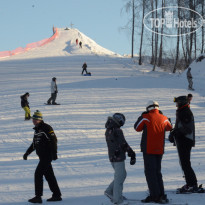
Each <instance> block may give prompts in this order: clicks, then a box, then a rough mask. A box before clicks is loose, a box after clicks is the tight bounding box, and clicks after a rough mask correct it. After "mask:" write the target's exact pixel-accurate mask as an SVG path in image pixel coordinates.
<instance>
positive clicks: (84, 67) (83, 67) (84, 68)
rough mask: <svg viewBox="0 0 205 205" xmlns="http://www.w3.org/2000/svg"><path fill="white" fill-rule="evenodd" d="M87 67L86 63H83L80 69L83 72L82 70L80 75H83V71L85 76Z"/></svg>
mask: <svg viewBox="0 0 205 205" xmlns="http://www.w3.org/2000/svg"><path fill="white" fill-rule="evenodd" d="M87 67H88V66H87V64H86V62H84V63H83V66H82V69H83V70H82V73H81V75H83V73H84V71H85V73H86V74H87V73H88V71H87Z"/></svg>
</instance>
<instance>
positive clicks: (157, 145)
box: [134, 101, 172, 203]
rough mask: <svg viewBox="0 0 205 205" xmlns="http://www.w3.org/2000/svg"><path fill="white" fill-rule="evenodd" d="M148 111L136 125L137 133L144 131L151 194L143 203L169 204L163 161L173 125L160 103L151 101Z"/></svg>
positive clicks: (144, 149)
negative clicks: (163, 174)
mask: <svg viewBox="0 0 205 205" xmlns="http://www.w3.org/2000/svg"><path fill="white" fill-rule="evenodd" d="M146 110H147V111H146V112H143V113H142V115H141V116H140V117H139V118H138V120H137V122H136V123H135V125H134V129H135V130H136V131H137V132H141V131H143V133H142V139H141V152H143V158H144V170H145V177H146V180H147V184H148V188H149V192H150V195H149V196H148V197H147V198H145V199H143V200H142V202H143V203H150V202H155V203H168V202H169V200H168V199H167V196H166V195H165V194H164V183H163V179H162V174H161V161H162V156H163V154H164V143H165V142H164V139H165V131H170V130H171V129H172V125H171V123H170V122H169V120H168V118H167V117H166V116H164V115H163V114H162V112H161V111H160V110H159V104H158V102H156V101H149V102H148V104H147V106H146Z"/></svg>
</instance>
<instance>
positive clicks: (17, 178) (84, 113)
mask: <svg viewBox="0 0 205 205" xmlns="http://www.w3.org/2000/svg"><path fill="white" fill-rule="evenodd" d="M78 34H80V33H79V32H78V31H77V30H69V31H64V30H62V32H60V36H59V38H58V39H56V40H55V41H53V42H52V43H50V44H49V45H47V46H45V47H41V48H38V49H35V50H32V51H29V52H28V53H25V54H20V55H16V56H13V57H12V58H10V59H7V60H4V61H1V62H0V76H1V77H0V85H1V86H0V105H1V109H0V205H21V204H26V202H27V200H28V199H29V198H31V197H33V196H34V186H33V175H34V171H35V167H36V165H37V163H38V158H37V156H36V154H35V153H32V154H31V155H30V156H29V157H28V160H27V161H24V160H23V158H22V156H23V154H24V153H25V151H26V149H27V148H28V146H29V145H30V144H31V142H32V137H33V129H32V128H33V124H32V122H31V121H24V111H23V110H22V108H21V107H20V95H22V94H24V93H25V92H29V93H30V97H29V102H30V107H31V112H32V113H33V112H34V111H35V110H36V109H39V110H40V111H41V112H42V113H43V117H44V120H45V122H47V123H49V124H50V125H51V126H52V127H53V128H54V130H55V132H56V135H57V137H58V152H59V153H58V156H59V159H58V160H57V161H55V162H53V167H54V171H55V174H56V177H57V179H58V182H59V186H60V188H61V191H62V194H63V196H62V197H63V201H62V202H57V203H55V204H56V205H58V204H59V205H64V204H65V205H67V204H69V205H101V204H102V203H106V202H108V200H107V199H106V198H105V197H104V196H103V193H104V190H105V188H106V187H107V185H108V184H109V183H110V181H111V180H112V178H113V170H112V167H111V165H110V163H109V161H108V156H107V148H106V143H105V138H104V132H105V128H104V124H105V122H106V119H107V117H108V116H109V115H112V114H113V113H114V112H122V113H123V114H124V115H125V116H126V123H125V125H124V127H123V131H124V134H125V136H126V138H127V141H128V143H129V144H130V146H131V147H133V149H134V150H135V152H136V155H137V162H136V165H134V166H130V165H129V159H127V161H126V169H127V179H126V181H125V183H124V195H125V196H127V197H130V198H136V199H142V198H145V197H146V195H147V184H146V180H145V177H144V169H143V159H142V154H141V153H140V138H141V134H140V133H136V132H135V131H134V129H133V125H134V123H135V121H136V120H137V118H138V116H139V115H140V114H141V113H142V112H143V111H144V110H145V105H146V103H147V101H148V100H150V99H154V100H157V101H158V102H159V105H160V109H161V110H162V111H163V113H164V114H165V115H167V116H168V117H171V118H172V121H173V122H174V121H175V110H176V107H175V104H174V103H173V97H175V96H179V95H187V94H188V93H189V91H187V90H186V88H187V80H186V78H184V77H183V76H182V75H181V76H179V75H173V74H169V73H164V72H160V71H156V72H151V67H150V66H144V65H143V66H140V67H138V66H136V65H135V64H133V62H132V60H131V59H128V58H123V57H118V56H116V55H114V54H113V53H112V52H110V51H107V50H106V49H103V48H101V47H99V46H98V45H96V44H95V43H94V42H93V41H92V40H90V39H89V38H86V37H85V36H84V35H83V34H80V35H81V36H78ZM76 37H78V38H79V40H80V38H81V39H82V42H83V49H81V50H80V49H79V48H77V47H76V45H75V39H76ZM62 39H63V40H62ZM66 42H67V43H66ZM92 43H93V44H92ZM86 45H89V47H88V46H86ZM91 45H92V46H91ZM94 48H95V49H94ZM99 52H101V54H100V53H99ZM102 52H104V55H103V54H102ZM96 53H97V55H96ZM84 61H86V62H87V64H88V71H90V72H91V73H92V76H91V77H89V76H81V70H82V68H81V67H82V64H83V62H84ZM54 76H55V77H56V78H57V84H58V89H59V93H58V97H57V102H59V103H61V105H60V106H45V105H44V102H46V101H47V99H48V98H49V97H50V81H51V79H52V77H54ZM201 83H202V82H201ZM192 93H193V95H194V98H193V101H192V104H191V109H192V111H193V113H194V116H195V121H196V147H195V148H193V151H192V165H193V168H194V170H195V171H196V174H197V178H198V181H199V183H203V184H205V172H204V170H205V160H204V153H205V137H204V136H205V135H204V133H205V116H204V108H205V98H204V96H203V93H201V92H200V91H198V90H196V91H195V92H192ZM165 151H166V152H165V155H164V157H163V163H162V173H163V178H164V183H165V190H166V191H169V192H167V194H168V198H169V199H171V201H172V202H173V203H180V202H181V203H184V202H185V203H188V204H189V205H195V204H197V205H203V204H204V201H205V194H192V195H176V194H174V193H173V191H174V190H175V189H176V188H178V187H180V186H182V185H184V183H185V182H184V178H183V177H182V173H181V170H180V166H179V162H178V156H177V152H176V148H175V147H173V146H172V144H170V143H169V142H167V141H166V149H165ZM50 196H51V192H50V190H49V188H48V185H47V182H46V181H45V186H44V196H43V200H44V202H43V204H49V203H47V202H46V200H45V199H46V198H48V197H50Z"/></svg>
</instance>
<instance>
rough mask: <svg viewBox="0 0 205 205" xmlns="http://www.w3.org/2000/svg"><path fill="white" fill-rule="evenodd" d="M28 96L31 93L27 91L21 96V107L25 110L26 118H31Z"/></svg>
mask: <svg viewBox="0 0 205 205" xmlns="http://www.w3.org/2000/svg"><path fill="white" fill-rule="evenodd" d="M28 97H29V93H25V94H24V95H22V96H21V107H22V108H23V109H24V111H25V120H30V119H31V114H30V107H29V102H28Z"/></svg>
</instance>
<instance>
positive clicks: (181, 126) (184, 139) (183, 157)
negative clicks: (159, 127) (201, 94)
mask: <svg viewBox="0 0 205 205" xmlns="http://www.w3.org/2000/svg"><path fill="white" fill-rule="evenodd" d="M174 102H175V103H176V107H177V110H176V122H175V127H174V129H173V130H172V131H171V132H170V135H169V141H170V142H172V143H174V145H176V148H177V151H178V154H179V161H180V165H181V168H182V170H183V172H184V175H185V181H186V184H185V185H184V186H182V187H181V188H179V189H178V190H177V193H186V192H198V185H197V178H196V175H195V173H194V170H193V169H192V167H191V162H190V158H191V149H192V147H194V146H195V125H194V116H193V113H192V111H191V110H190V107H189V102H188V98H187V96H179V97H177V98H174Z"/></svg>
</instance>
